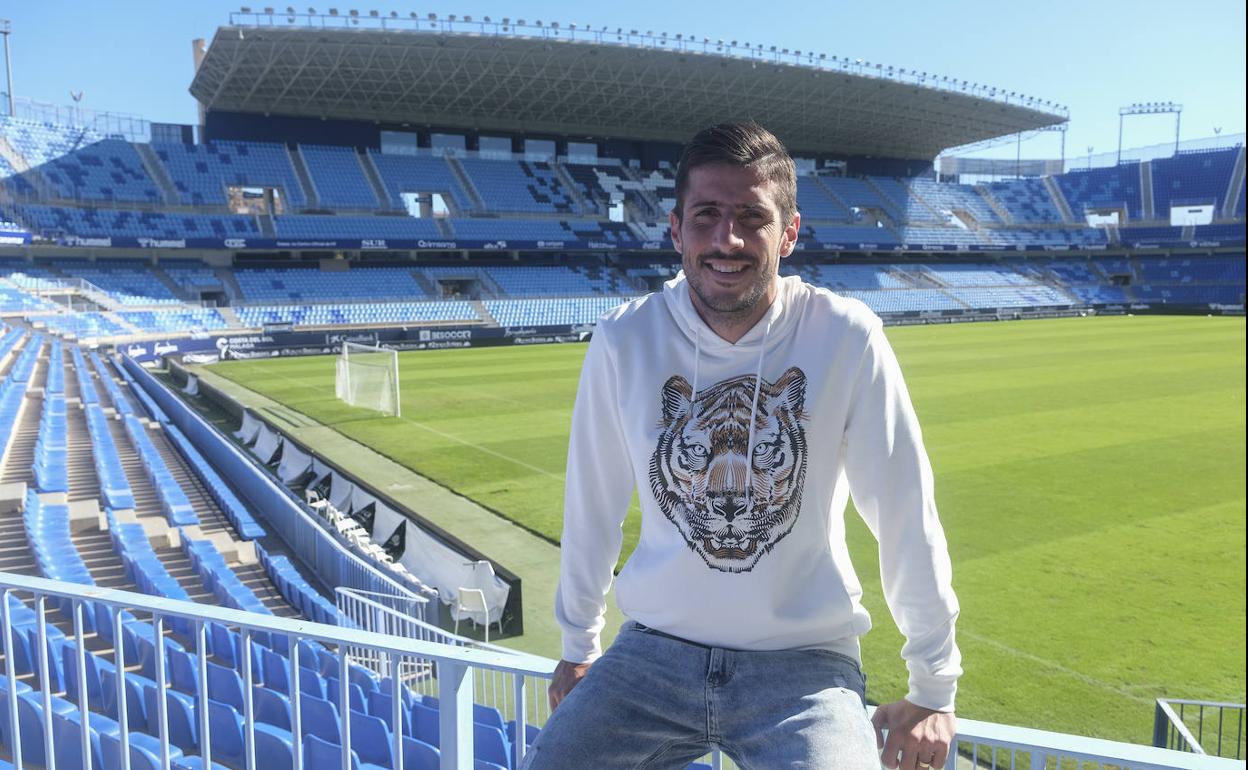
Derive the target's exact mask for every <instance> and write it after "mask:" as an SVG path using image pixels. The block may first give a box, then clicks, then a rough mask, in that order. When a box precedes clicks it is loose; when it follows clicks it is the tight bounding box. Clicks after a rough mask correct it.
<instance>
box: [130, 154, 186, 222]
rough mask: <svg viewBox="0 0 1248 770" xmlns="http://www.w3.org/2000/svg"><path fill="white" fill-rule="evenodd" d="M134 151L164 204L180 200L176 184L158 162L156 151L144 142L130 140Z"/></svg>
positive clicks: (163, 165)
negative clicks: (158, 191)
mask: <svg viewBox="0 0 1248 770" xmlns="http://www.w3.org/2000/svg"><path fill="white" fill-rule="evenodd" d="M131 144H132V146H133V147H134V149H135V151H136V152H138V154H139V160H141V161H143V168H144V169H146V171H147V175H148V176H150V177H151V178H152V181H153V182H155V183H156V187H157V188H158V189H159V190H160V194H161V197H162V198H163V199H164V202H165V204H166V205H169V206H176V205H178V204H179V203H181V202H182V196H181V195H180V194H179V193H178V188H177V186H176V185H175V184H174V183H173V179H172V178H171V177H170V176H169V172H168V171H167V170H166V169H165V164H163V163H161V162H160V157H159V156H157V155H156V151H155V150H153V149H152V146H151V145H150V144H147V143H145V142H131Z"/></svg>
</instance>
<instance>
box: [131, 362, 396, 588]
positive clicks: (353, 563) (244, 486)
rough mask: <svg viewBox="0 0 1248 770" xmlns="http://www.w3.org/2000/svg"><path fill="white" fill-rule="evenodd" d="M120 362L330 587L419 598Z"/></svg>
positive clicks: (138, 370) (146, 376) (143, 373)
mask: <svg viewBox="0 0 1248 770" xmlns="http://www.w3.org/2000/svg"><path fill="white" fill-rule="evenodd" d="M121 362H122V363H121V365H122V367H123V368H124V369H125V370H126V371H127V373H128V374H129V375H130V376H131V377H132V378H133V379H134V381H135V383H136V385H137V386H138V388H139V389H141V390H142V391H145V392H146V394H147V395H148V396H149V397H150V398H151V399H152V400H153V401H154V402H155V403H156V405H157V406H159V407H160V408H161V410H162V411H163V412H164V413H165V415H167V417H168V420H169V422H170V423H172V424H173V425H174V426H176V427H177V428H178V429H179V430H181V431H182V434H183V435H185V436H186V437H187V439H188V440H190V442H191V443H192V444H193V445H194V446H195V448H196V449H198V450H199V451H200V452H201V453H202V454H203V455H204V457H206V458H207V459H208V461H209V462H210V463H212V465H213V466H214V467H215V468H216V469H217V470H218V471H219V472H220V473H221V475H222V476H225V477H227V478H229V479H230V480H231V481H232V482H233V483H234V484H235V486H236V487H237V488H238V490H239V492H240V493H241V494H242V496H243V497H244V498H245V499H246V502H247V503H248V507H249V509H250V510H251V511H253V512H254V513H256V514H258V515H259V517H260V518H261V519H262V520H263V523H265V524H267V525H268V528H269V530H270V531H271V532H276V533H277V534H279V535H281V537H282V540H283V541H285V543H286V544H287V545H288V546H289V547H290V548H291V550H292V551H294V553H295V554H297V555H298V557H299V558H300V560H301V561H303V563H304V564H307V565H308V566H309V567H310V568H311V569H312V571H313V572H315V573H316V574H317V575H318V576H319V577H320V579H321V581H322V582H323V583H324V584H325V585H328V586H346V587H349V588H355V589H358V590H361V591H372V592H376V593H384V594H391V595H397V596H405V597H409V598H412V599H417V600H418V599H419V594H418V593H417V592H416V590H415V589H414V588H413V587H410V586H407V585H404V584H403V583H401V582H400V581H398V580H396V579H395V578H394V577H391V576H390V575H387V574H385V573H384V572H383V571H382V570H380V569H378V568H377V567H376V566H374V565H372V564H370V563H368V562H367V561H365V560H364V559H361V558H360V557H358V556H356V555H355V554H353V553H350V552H349V551H347V550H346V549H345V548H344V547H343V546H342V545H340V544H339V543H338V541H337V540H336V539H335V538H334V536H333V535H331V534H330V533H329V532H328V531H327V530H325V529H324V528H323V527H322V526H321V523H320V519H318V518H317V517H316V516H314V515H313V514H312V513H310V512H308V511H306V510H304V508H303V504H302V503H301V502H300V501H299V500H298V499H297V498H296V497H295V496H294V495H293V494H292V493H291V492H290V491H289V490H287V489H286V488H285V487H283V486H282V485H281V484H279V483H278V482H277V481H276V480H274V479H273V478H271V477H270V476H269V475H268V474H266V473H265V472H264V471H262V470H261V469H260V468H258V467H256V465H255V464H254V463H253V462H252V460H251V459H250V458H249V457H247V456H246V455H245V454H244V453H243V452H241V451H239V449H238V447H236V446H234V445H233V444H232V443H230V442H229V441H228V440H227V439H225V438H224V437H223V436H222V435H221V434H220V433H218V432H217V431H216V430H215V429H214V428H213V427H212V426H211V425H209V424H208V423H207V422H206V421H205V420H204V419H203V418H202V417H200V416H199V415H198V414H196V413H195V411H194V410H192V409H191V408H190V407H189V406H188V405H187V404H186V402H184V401H182V400H181V399H180V398H178V397H177V396H176V395H174V394H173V393H172V392H171V391H170V390H169V389H167V388H165V387H163V386H162V385H161V384H160V383H159V382H158V381H157V380H156V378H155V377H154V376H152V375H151V374H150V373H149V372H148V371H147V370H146V369H144V368H143V367H142V366H140V365H139V364H137V363H135V362H134V361H133V360H131V359H130V358H129V357H126V356H122V358H121Z"/></svg>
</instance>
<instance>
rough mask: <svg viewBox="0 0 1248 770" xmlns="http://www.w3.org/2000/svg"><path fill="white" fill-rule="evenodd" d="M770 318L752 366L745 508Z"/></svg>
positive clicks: (750, 502) (750, 501)
mask: <svg viewBox="0 0 1248 770" xmlns="http://www.w3.org/2000/svg"><path fill="white" fill-rule="evenodd" d="M772 320H773V319H772V318H770V317H769V318H768V319H767V327H766V329H765V330H764V331H763V340H762V342H760V343H759V346H758V363H757V364H756V365H755V366H754V400H753V402H752V403H751V405H750V432H749V438H748V439H746V442H745V510H746V512H747V513H748V512H749V511H751V510H753V508H754V420H756V419H757V418H758V396H759V393H761V392H762V389H763V358H764V357H765V356H766V355H767V337H768V336H769V335H770V334H771V324H772Z"/></svg>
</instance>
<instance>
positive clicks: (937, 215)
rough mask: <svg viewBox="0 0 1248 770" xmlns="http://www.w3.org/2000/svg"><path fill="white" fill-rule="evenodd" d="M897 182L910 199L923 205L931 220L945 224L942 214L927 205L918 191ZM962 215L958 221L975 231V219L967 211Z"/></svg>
mask: <svg viewBox="0 0 1248 770" xmlns="http://www.w3.org/2000/svg"><path fill="white" fill-rule="evenodd" d="M897 181H898V182H900V183H901V184H903V185H905V186H906V190H907V191H908V192H909V193H910V197H912V198H914V199H915V200H916V201H918V202H919V203H921V204H922V205H923V208H925V209H927V210H928V212H930V213H931V215H932V219H934V220H936V221H937V222H945V221H946V220H947V219H948V218H947V217H946V216H945V215H944V214H942V213H941V212H940V210H939V209H937V208H936V207H935V206H933V205H932V204H930V203H928V202H927V198H924V197H923V196H922V195H919V191H918V190H916V189H914V188H913V187H911V186H910V185H909V184H906V182H905V180H902V179H898V180H897ZM963 213H964V214H965V216H959V217H958V219H960V220H962V222H963V223H964V224H966V227H967V229H968V230H975V229H976V228H975V227H974V225H975V224H977V223H976V221H975V217H973V216H971V213H970V212H969V211H967V212H963ZM968 220H969V221H968Z"/></svg>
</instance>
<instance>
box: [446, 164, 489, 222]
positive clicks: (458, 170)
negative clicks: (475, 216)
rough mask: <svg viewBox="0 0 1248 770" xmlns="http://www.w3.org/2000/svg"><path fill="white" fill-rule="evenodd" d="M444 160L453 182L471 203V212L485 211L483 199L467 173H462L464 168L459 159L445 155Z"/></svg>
mask: <svg viewBox="0 0 1248 770" xmlns="http://www.w3.org/2000/svg"><path fill="white" fill-rule="evenodd" d="M445 160H446V165H447V166H449V167H450V169H451V173H452V174H454V175H455V181H457V182H459V186H460V187H461V188H463V190H464V192H465V193H466V194H467V195H468V198H469V199H470V200H471V201H472V208H473V210H474V211H486V210H487V209H486V205H485V199H484V198H482V197H481V193H480V192H479V191H478V190H477V186H476V185H475V184H473V182H472V177H470V176H468V172H467V171H464V166H463V164H462V163H460V162H459V159H458V158H456V157H455V156H454V155H447V156H446V158H445ZM452 197H454V196H452Z"/></svg>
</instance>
